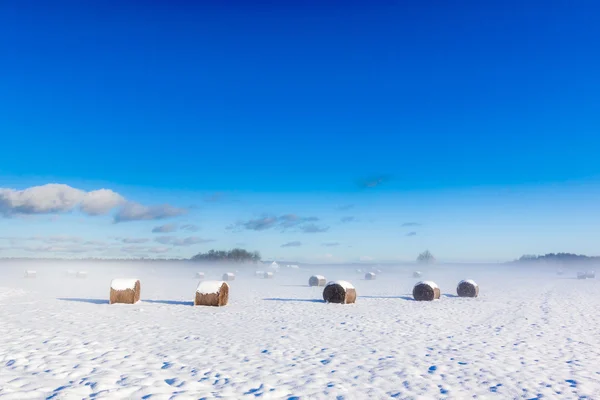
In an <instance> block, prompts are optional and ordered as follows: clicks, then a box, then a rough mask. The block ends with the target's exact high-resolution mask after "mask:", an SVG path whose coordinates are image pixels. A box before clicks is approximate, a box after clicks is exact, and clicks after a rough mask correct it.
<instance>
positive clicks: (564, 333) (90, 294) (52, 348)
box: [0, 262, 600, 400]
mask: <svg viewBox="0 0 600 400" xmlns="http://www.w3.org/2000/svg"><path fill="white" fill-rule="evenodd" d="M26 269H30V270H36V271H37V277H36V278H30V279H26V278H24V271H25V270H26ZM69 269H73V270H76V271H80V270H84V271H87V272H88V276H87V278H85V279H78V278H75V277H73V276H70V277H69V276H67V274H66V271H67V270H69ZM238 269H239V270H240V271H239V272H237V274H236V280H235V281H232V282H229V284H230V288H231V289H230V294H229V301H230V302H229V305H228V306H226V307H223V308H213V307H192V301H193V296H194V292H195V289H196V286H197V284H198V281H197V279H195V278H194V276H195V273H196V272H197V271H203V272H205V273H206V279H220V277H221V275H222V273H223V272H225V270H224V269H223V268H207V267H203V266H198V265H196V266H192V265H189V264H157V263H151V264H147V265H141V264H139V263H138V264H121V265H117V264H109V263H92V264H87V265H86V264H81V265H76V266H74V265H73V264H72V263H69V264H68V265H60V264H56V263H52V264H44V263H37V264H31V263H23V262H15V263H9V262H2V263H0V338H1V339H0V398H1V399H45V398H48V399H50V398H52V399H81V398H94V399H120V398H132V399H153V400H154V399H171V398H177V399H180V398H181V399H198V398H207V399H213V398H226V399H244V398H254V397H259V398H262V399H386V398H397V399H438V398H440V399H442V398H452V399H469V398H477V399H513V398H514V399H521V398H523V399H532V398H553V399H554V398H564V399H578V398H588V399H600V312H599V310H600V296H599V295H600V281H599V280H595V279H594V280H577V279H573V278H574V276H575V275H576V270H570V271H566V274H565V275H564V276H558V275H556V273H555V270H553V269H552V268H548V269H546V270H544V269H540V268H536V269H535V270H533V268H532V267H519V268H516V267H511V266H461V267H457V266H444V265H437V266H435V267H428V268H422V270H423V272H424V274H423V277H422V278H421V279H427V280H433V281H435V282H436V283H437V284H438V285H439V286H440V288H441V290H442V298H441V299H440V300H438V301H434V302H415V301H412V300H411V291H412V286H413V285H414V284H415V282H417V281H418V280H420V279H415V278H413V277H412V270H413V269H414V267H384V268H382V269H384V271H383V272H382V273H381V274H378V276H377V279H376V280H373V281H366V280H364V275H363V274H359V273H357V272H356V271H355V268H349V267H348V268H344V267H335V268H332V267H330V268H320V267H314V268H305V269H299V270H294V269H282V270H280V271H279V272H278V273H276V276H275V278H274V279H268V280H267V279H259V278H256V277H255V276H254V271H255V269H254V268H253V267H243V268H242V267H239V268H238ZM256 269H265V267H262V266H261V268H256ZM315 273H319V274H323V275H325V276H326V278H327V279H328V280H334V279H343V280H347V281H350V282H351V283H352V284H354V286H355V287H356V290H357V293H358V298H357V301H356V304H353V305H338V304H324V303H323V302H322V301H321V293H322V288H311V287H308V286H307V282H308V278H309V277H310V275H312V274H315ZM112 278H139V279H140V281H141V288H142V290H141V291H142V301H141V302H140V303H138V304H135V305H122V304H118V305H109V304H108V295H109V288H110V281H111V279H112ZM466 278H472V279H474V280H476V281H477V282H478V283H479V285H480V288H481V292H480V297H479V298H477V299H462V298H457V297H455V293H456V285H457V283H458V282H459V281H460V280H461V279H466Z"/></svg>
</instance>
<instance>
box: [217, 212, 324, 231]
mask: <svg viewBox="0 0 600 400" xmlns="http://www.w3.org/2000/svg"><path fill="white" fill-rule="evenodd" d="M316 221H319V218H317V217H300V216H298V215H296V214H285V215H281V216H279V217H277V216H269V215H266V216H263V217H260V218H256V219H251V220H248V221H241V222H237V223H235V224H234V225H231V226H229V227H227V229H229V230H233V231H240V230H244V229H245V230H252V231H264V230H268V229H279V230H281V231H286V230H290V229H298V230H299V231H300V232H305V233H315V232H325V231H327V230H328V229H329V227H328V226H317V225H316V224H314V223H313V222H316Z"/></svg>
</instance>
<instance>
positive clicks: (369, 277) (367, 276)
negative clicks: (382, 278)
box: [365, 272, 377, 281]
mask: <svg viewBox="0 0 600 400" xmlns="http://www.w3.org/2000/svg"><path fill="white" fill-rule="evenodd" d="M376 276H377V275H375V273H374V272H367V273H366V274H365V279H366V280H368V281H372V280H374V279H375V277H376Z"/></svg>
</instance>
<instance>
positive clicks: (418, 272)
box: [413, 271, 423, 278]
mask: <svg viewBox="0 0 600 400" xmlns="http://www.w3.org/2000/svg"><path fill="white" fill-rule="evenodd" d="M421 276H423V274H422V273H421V271H415V272H413V278H420V277H421Z"/></svg>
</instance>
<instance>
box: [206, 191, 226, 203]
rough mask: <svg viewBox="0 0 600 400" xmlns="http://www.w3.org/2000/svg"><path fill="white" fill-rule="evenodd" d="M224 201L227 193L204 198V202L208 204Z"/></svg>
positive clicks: (218, 193)
mask: <svg viewBox="0 0 600 400" xmlns="http://www.w3.org/2000/svg"><path fill="white" fill-rule="evenodd" d="M223 200H225V193H222V192H216V193H212V194H209V195H208V196H206V197H205V198H204V201H205V202H207V203H217V202H221V201H223Z"/></svg>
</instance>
